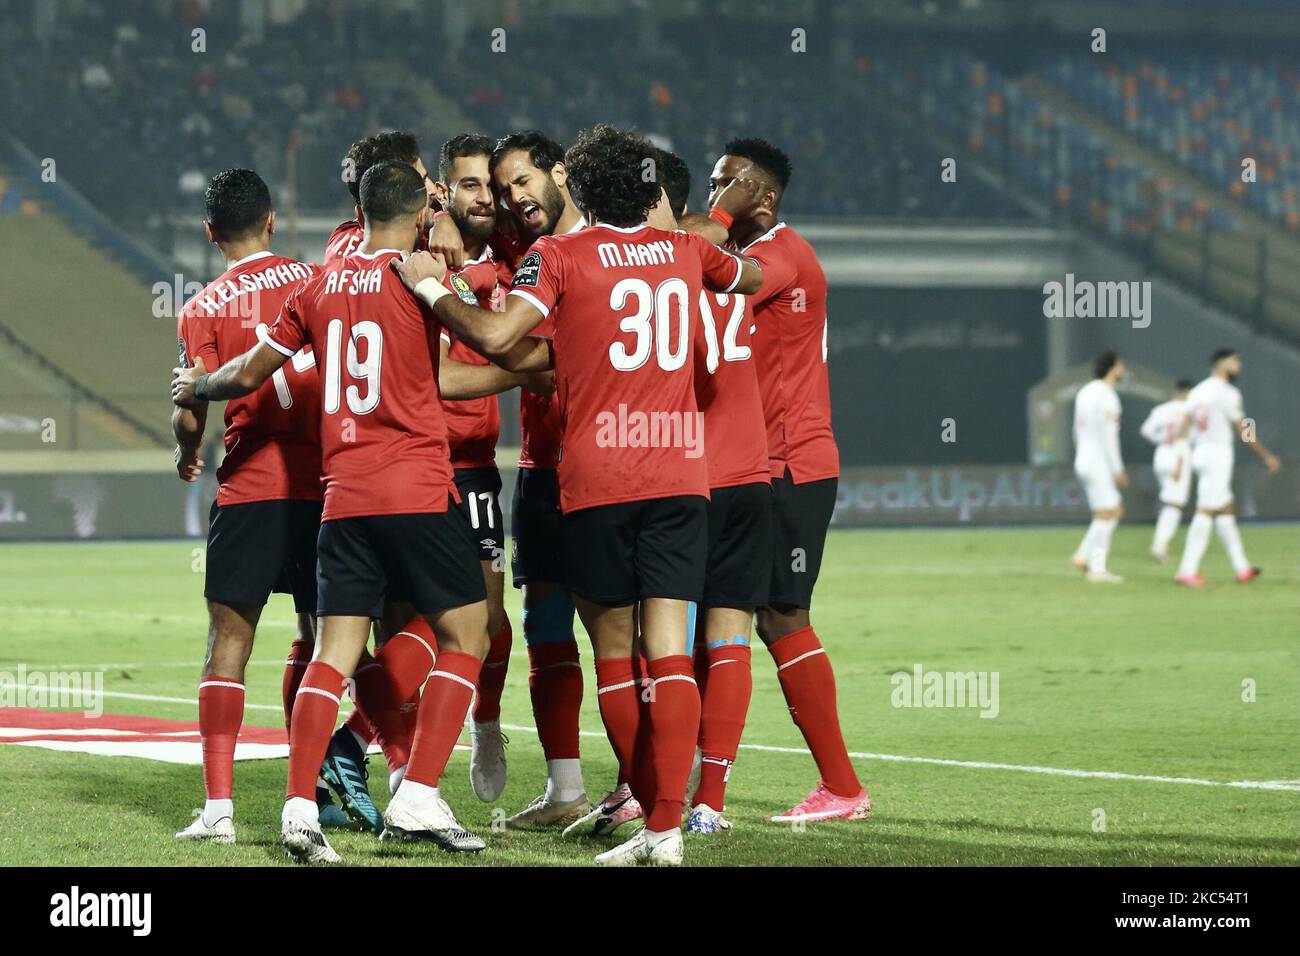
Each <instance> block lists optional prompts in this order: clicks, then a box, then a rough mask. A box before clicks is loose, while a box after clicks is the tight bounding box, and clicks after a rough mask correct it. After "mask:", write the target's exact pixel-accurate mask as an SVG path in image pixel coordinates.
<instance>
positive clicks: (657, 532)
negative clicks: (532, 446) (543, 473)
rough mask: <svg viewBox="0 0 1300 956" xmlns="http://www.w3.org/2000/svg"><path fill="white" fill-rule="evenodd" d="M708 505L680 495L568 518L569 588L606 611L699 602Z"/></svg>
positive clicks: (699, 498)
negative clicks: (647, 602) (667, 601)
mask: <svg viewBox="0 0 1300 956" xmlns="http://www.w3.org/2000/svg"><path fill="white" fill-rule="evenodd" d="M707 505H708V499H707V498H705V497H703V496H701V495H679V496H676V497H672V498H651V499H649V500H647V501H628V502H621V503H619V504H612V505H597V506H596V507H594V508H584V509H582V510H581V511H575V512H572V513H570V514H566V515H565V516H564V557H565V569H566V571H567V576H568V584H569V587H570V588H571V589H572V590H573V593H574V594H577V595H578V596H580V597H583V598H586V599H587V600H588V601H592V602H594V603H596V604H603V605H605V606H607V607H622V606H624V605H627V604H634V603H636V602H637V601H639V600H641V599H642V598H652V597H658V598H674V599H676V600H679V601H698V600H699V599H700V596H701V595H702V594H703V592H704V568H705V565H706V564H707V562H708V556H709V535H708V517H707V515H706V513H705V508H706V506H707Z"/></svg>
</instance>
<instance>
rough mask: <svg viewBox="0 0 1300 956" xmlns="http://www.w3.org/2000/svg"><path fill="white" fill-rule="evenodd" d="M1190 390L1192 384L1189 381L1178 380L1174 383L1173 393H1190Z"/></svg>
mask: <svg viewBox="0 0 1300 956" xmlns="http://www.w3.org/2000/svg"><path fill="white" fill-rule="evenodd" d="M1191 390H1192V383H1191V380H1190V379H1185V378H1180V379H1179V380H1178V381H1177V382H1175V383H1174V391H1175V392H1190V391H1191Z"/></svg>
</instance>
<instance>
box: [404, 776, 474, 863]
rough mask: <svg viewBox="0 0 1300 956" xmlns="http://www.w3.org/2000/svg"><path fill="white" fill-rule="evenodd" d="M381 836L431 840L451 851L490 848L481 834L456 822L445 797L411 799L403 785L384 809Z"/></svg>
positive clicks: (470, 851) (464, 851) (465, 851)
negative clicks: (406, 794) (404, 790)
mask: <svg viewBox="0 0 1300 956" xmlns="http://www.w3.org/2000/svg"><path fill="white" fill-rule="evenodd" d="M379 839H381V840H428V841H429V842H430V843H436V844H437V845H438V846H440V847H442V848H443V849H444V850H447V851H448V852H451V853H477V852H479V851H480V850H483V849H486V847H487V843H485V842H484V841H483V838H482V837H481V836H478V835H477V834H474V833H470V832H469V831H468V830H466V829H465V828H463V827H462V826H461V825H460V824H459V823H457V822H456V817H455V815H454V814H453V813H452V812H451V807H449V806H447V801H446V800H443V799H442V798H441V797H431V798H428V799H421V800H415V799H408V798H406V797H405V796H404V795H403V793H402V790H401V788H399V789H398V791H397V796H395V797H393V799H392V801H391V802H390V803H389V804H388V809H386V810H385V811H384V832H383V833H381V834H380V835H379Z"/></svg>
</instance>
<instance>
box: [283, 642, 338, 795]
mask: <svg viewBox="0 0 1300 956" xmlns="http://www.w3.org/2000/svg"><path fill="white" fill-rule="evenodd" d="M342 694H343V675H342V674H340V673H339V672H338V671H336V670H335V669H334V668H332V667H330V666H329V665H328V664H326V663H324V662H323V661H313V662H312V663H311V665H309V666H308V668H307V673H306V674H304V675H303V678H302V684H301V685H299V687H298V699H297V700H296V701H295V702H294V705H293V724H292V725H291V726H290V727H289V786H288V788H287V789H286V790H285V797H286V799H288V798H291V797H302V798H304V799H306V800H312V801H314V800H315V799H316V778H317V776H319V775H320V766H321V764H322V763H323V762H324V760H325V751H326V750H327V749H328V748H329V742H330V734H332V733H333V732H334V724H335V723H336V722H337V721H338V719H339V699H340V697H341V696H342Z"/></svg>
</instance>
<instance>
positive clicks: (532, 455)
mask: <svg viewBox="0 0 1300 956" xmlns="http://www.w3.org/2000/svg"><path fill="white" fill-rule="evenodd" d="M489 171H490V173H491V175H492V183H493V189H494V192H495V194H496V196H497V198H498V201H499V202H500V203H501V205H502V206H503V207H504V208H505V210H506V211H508V212H509V213H510V218H509V220H508V221H507V222H505V223H500V222H499V223H498V229H497V231H496V232H495V233H494V234H493V235H492V237H491V239H490V245H491V247H492V250H493V253H494V255H495V257H496V261H497V262H498V264H499V265H500V266H501V267H502V269H503V275H504V281H505V282H507V283H508V282H509V280H510V277H511V276H513V274H514V270H515V268H516V267H517V266H518V265H519V262H520V261H521V260H522V258H523V256H524V254H525V252H526V251H527V250H528V248H529V247H530V246H531V245H532V244H533V242H534V241H535V240H536V239H538V238H540V237H542V236H550V235H557V236H562V235H567V234H568V233H570V232H575V231H577V230H579V229H582V228H583V227H584V226H585V225H586V223H585V220H584V219H583V218H582V213H581V212H580V211H579V209H578V207H577V206H576V205H575V204H574V202H573V198H572V196H570V195H569V185H568V172H567V171H566V169H565V166H564V150H563V148H562V147H561V146H560V145H559V144H558V143H556V142H555V141H554V140H551V139H549V138H547V137H546V136H545V135H544V134H543V133H541V132H539V131H537V130H527V131H524V132H519V133H512V134H511V135H509V136H506V137H504V138H503V139H501V140H499V141H498V142H497V145H496V148H495V149H494V150H493V153H492V158H491V161H490V164H489ZM502 226H506V227H508V228H504V229H503V228H501V227H502ZM462 242H463V240H462V236H461V234H460V231H459V230H458V229H457V228H456V223H455V222H454V220H453V219H452V218H451V217H450V216H442V217H439V218H438V220H437V223H436V225H435V226H434V227H433V229H432V230H431V231H430V233H429V248H430V250H431V251H434V252H438V253H441V254H442V255H444V256H445V257H446V260H447V262H448V264H449V265H451V266H453V267H456V266H457V264H459V263H462V262H463V261H464V257H465V254H464V248H463V245H462ZM537 331H538V334H539V335H549V334H550V320H549V319H547V320H544V321H543V322H542V324H541V325H540V326H539V327H538V330H537ZM519 429H520V437H521V443H520V450H519V463H518V464H519V469H518V472H517V473H516V478H515V490H514V497H513V500H512V502H511V516H510V525H511V538H512V539H513V547H512V554H511V562H510V563H511V574H512V577H513V583H514V586H515V587H517V588H521V589H522V590H523V595H522V596H523V606H524V609H523V629H524V643H525V644H526V645H527V647H528V665H529V667H528V690H529V696H530V697H531V699H532V705H533V720H534V722H535V723H536V725H537V735H538V737H539V739H540V741H541V744H542V752H543V753H544V754H545V756H546V788H545V790H544V791H543V792H542V793H541V794H540V795H539V796H538V797H537V798H535V799H534V800H533V801H532V802H531V803H529V804H528V806H526V807H525V808H524V809H522V810H520V811H519V812H518V813H516V814H514V815H513V816H511V817H509V818H508V819H507V820H506V826H508V827H509V828H511V829H535V828H539V827H550V826H561V825H566V824H567V825H573V824H575V823H576V822H578V821H584V820H590V819H592V818H593V814H594V820H595V822H594V826H595V827H596V829H597V832H611V831H612V830H613V829H615V828H617V827H618V826H620V825H622V824H623V823H625V822H627V821H628V820H634V819H636V818H637V817H639V816H640V815H641V808H640V805H639V804H638V803H637V801H636V800H635V799H634V798H632V796H631V794H630V791H629V790H628V787H627V786H626V781H619V784H620V785H619V786H616V787H615V788H614V790H612V791H610V792H609V793H608V794H606V795H605V798H604V799H602V800H601V801H600V803H598V804H597V806H596V808H595V809H594V810H593V808H592V806H591V803H590V801H589V800H588V798H587V788H586V785H585V784H584V782H583V779H582V764H581V762H580V759H579V733H578V714H579V712H580V710H581V709H582V684H583V678H582V667H581V665H580V663H579V660H578V643H577V638H576V637H575V636H574V633H573V614H574V610H573V600H572V598H571V597H570V595H569V591H568V588H567V586H566V584H565V581H564V569H563V567H562V562H561V560H560V551H561V547H560V506H559V501H560V498H559V482H558V479H557V477H556V465H557V462H558V453H559V444H560V406H559V402H558V401H557V400H556V398H555V397H554V396H553V395H550V394H534V393H532V392H529V391H521V392H520V394H519Z"/></svg>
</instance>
